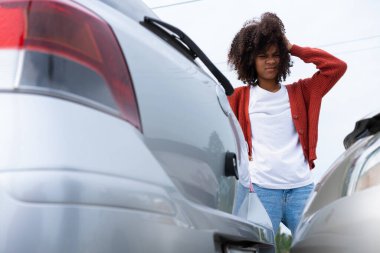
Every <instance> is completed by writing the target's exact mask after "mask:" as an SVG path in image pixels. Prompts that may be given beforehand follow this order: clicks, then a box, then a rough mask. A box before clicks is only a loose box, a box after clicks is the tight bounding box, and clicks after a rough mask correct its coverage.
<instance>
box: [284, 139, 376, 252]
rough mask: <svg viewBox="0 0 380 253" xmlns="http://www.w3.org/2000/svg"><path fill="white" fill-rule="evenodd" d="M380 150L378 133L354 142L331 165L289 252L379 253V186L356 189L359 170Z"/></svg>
mask: <svg viewBox="0 0 380 253" xmlns="http://www.w3.org/2000/svg"><path fill="white" fill-rule="evenodd" d="M379 150H380V133H377V134H375V135H372V136H368V137H365V138H362V139H359V140H357V141H356V143H355V144H353V145H352V146H351V147H350V148H349V149H347V150H346V151H345V152H344V153H343V154H342V155H341V156H340V157H339V158H338V159H337V160H336V161H335V162H334V164H333V165H332V166H331V168H330V170H329V172H328V173H327V174H326V175H325V176H324V177H323V178H322V180H321V182H320V183H318V185H317V187H316V189H315V191H314V192H313V194H312V196H311V198H310V200H309V202H308V204H307V206H306V208H305V211H304V213H303V217H302V219H301V222H300V224H299V226H298V228H297V231H296V235H295V237H294V240H293V244H292V248H291V252H292V253H302V252H308V253H310V252H311V253H312V252H327V253H329V252H331V253H343V252H345V253H346V252H352V253H354V252H361V251H363V252H371V253H375V252H378V251H379V249H380V242H379V240H378V235H379V233H378V232H377V231H378V227H379V226H380V216H379V213H380V199H379V197H378V196H379V195H380V186H379V185H376V183H375V184H374V185H373V186H371V185H367V186H364V187H365V188H363V187H362V189H356V186H357V185H358V182H359V181H358V179H359V175H360V174H361V171H362V170H363V168H364V166H365V165H366V163H367V161H369V159H370V158H373V157H375V154H378V152H379ZM375 159H377V162H378V163H379V162H380V161H379V160H378V156H377V157H375ZM355 189H356V190H355Z"/></svg>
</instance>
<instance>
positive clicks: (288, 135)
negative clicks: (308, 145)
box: [249, 85, 313, 189]
mask: <svg viewBox="0 0 380 253" xmlns="http://www.w3.org/2000/svg"><path fill="white" fill-rule="evenodd" d="M249 117H250V120H251V130H252V156H253V161H251V162H250V167H249V169H250V174H251V180H252V182H253V183H255V184H257V185H259V186H261V187H265V188H270V189H290V188H297V187H302V186H305V185H308V184H310V183H312V182H313V179H312V176H311V172H310V169H309V165H308V163H307V160H306V158H305V156H304V154H303V151H302V147H301V144H300V141H299V137H298V134H297V132H296V129H295V127H294V123H293V120H292V117H291V112H290V103H289V96H288V92H287V90H286V87H285V86H283V85H281V88H280V90H278V91H277V92H270V91H267V90H265V89H262V88H261V87H259V86H258V85H257V86H251V89H250V101H249Z"/></svg>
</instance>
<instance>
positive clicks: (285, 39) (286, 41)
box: [284, 34, 293, 51]
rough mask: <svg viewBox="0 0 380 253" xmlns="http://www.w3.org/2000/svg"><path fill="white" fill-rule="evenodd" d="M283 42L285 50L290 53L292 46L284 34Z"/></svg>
mask: <svg viewBox="0 0 380 253" xmlns="http://www.w3.org/2000/svg"><path fill="white" fill-rule="evenodd" d="M284 41H285V44H286V48H287V49H288V51H290V49H292V46H293V44H292V43H290V42H289V40H288V38H287V37H286V35H285V34H284Z"/></svg>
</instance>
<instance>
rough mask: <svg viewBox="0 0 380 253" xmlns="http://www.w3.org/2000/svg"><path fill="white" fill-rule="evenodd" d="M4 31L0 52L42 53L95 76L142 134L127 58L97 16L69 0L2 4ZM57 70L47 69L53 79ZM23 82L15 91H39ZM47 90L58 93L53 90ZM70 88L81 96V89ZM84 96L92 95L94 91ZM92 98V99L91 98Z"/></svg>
mask: <svg viewBox="0 0 380 253" xmlns="http://www.w3.org/2000/svg"><path fill="white" fill-rule="evenodd" d="M0 31H1V32H0V50H10V51H12V50H16V51H20V52H21V51H25V52H27V53H35V54H36V53H37V54H39V55H42V56H43V57H45V58H46V61H48V60H49V59H51V58H52V57H56V58H59V59H64V60H65V61H70V62H74V63H75V64H77V65H79V66H81V67H85V68H87V69H90V70H91V71H93V72H95V73H96V74H97V75H99V76H100V77H101V78H102V79H104V82H105V83H106V86H107V88H108V89H109V91H110V94H112V98H113V99H114V101H115V104H116V105H117V106H116V107H117V110H118V112H119V113H120V115H121V117H123V118H124V119H126V120H127V121H129V122H130V123H131V124H133V125H134V126H135V127H137V128H138V129H140V130H141V123H140V118H139V112H138V107H137V101H136V97H135V93H134V89H133V85H132V80H131V77H130V74H129V70H128V67H127V63H126V61H125V59H124V55H123V53H122V51H121V48H120V45H119V43H118V41H117V39H116V37H115V35H114V33H113V31H112V29H111V28H110V26H109V25H108V24H107V23H106V22H105V21H104V20H102V19H101V18H100V17H98V16H97V15H96V14H94V13H92V12H90V11H89V10H87V9H85V8H84V7H83V6H81V5H79V4H77V3H75V2H72V1H69V0H50V1H48V0H0ZM42 56H41V57H42ZM66 65H67V64H66ZM37 67H38V66H37ZM52 67H53V68H54V67H55V65H54V64H50V65H49V67H48V68H46V69H47V70H46V71H45V72H46V74H45V75H46V76H47V77H48V76H49V75H50V74H51V73H50V72H51V71H52V70H51V68H52ZM34 68H36V66H34ZM23 69H24V67H23ZM33 71H34V70H33ZM55 71H57V70H55ZM29 72H30V70H29ZM18 73H19V74H20V71H19V72H18ZM21 75H22V73H21ZM16 79H17V78H16ZM40 79H41V78H39V80H40ZM17 80H21V82H20V83H19V84H16V85H14V86H15V87H16V88H19V89H20V90H22V87H28V88H31V86H33V85H34V86H38V84H33V85H31V84H30V78H29V83H28V80H27V79H26V78H24V79H23V78H22V77H21V78H18V79H17ZM36 83H38V82H37V81H36ZM75 85H76V86H80V85H82V84H81V83H76V84H75ZM44 87H45V88H46V87H47V88H49V89H50V90H53V89H55V88H54V87H53V88H52V86H49V85H45V86H44ZM71 87H73V84H71ZM65 89H66V91H68V92H69V93H70V92H71V93H74V94H75V90H76V89H79V88H78V87H74V88H71V90H70V89H68V88H65ZM83 93H85V94H87V95H88V93H91V88H89V89H87V90H86V92H83ZM76 95H80V96H87V95H82V94H76ZM87 98H90V99H92V97H91V95H88V96H87ZM92 100H94V99H92ZM95 102H99V101H95Z"/></svg>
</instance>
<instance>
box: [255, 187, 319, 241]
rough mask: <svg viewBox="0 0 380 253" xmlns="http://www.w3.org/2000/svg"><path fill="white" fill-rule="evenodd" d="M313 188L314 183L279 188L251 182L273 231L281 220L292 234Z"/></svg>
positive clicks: (275, 230)
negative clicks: (290, 187) (270, 187)
mask: <svg viewBox="0 0 380 253" xmlns="http://www.w3.org/2000/svg"><path fill="white" fill-rule="evenodd" d="M313 188H314V184H309V185H306V186H303V187H299V188H293V189H286V190H281V189H268V188H263V187H260V186H258V185H256V184H253V189H254V190H255V192H256V193H257V196H258V197H259V198H260V200H261V202H262V204H263V206H264V208H265V210H266V211H267V213H268V215H269V218H270V219H271V221H272V226H273V231H274V233H275V234H276V233H277V230H278V228H279V226H280V223H281V222H282V223H283V224H284V225H285V226H286V227H287V228H289V229H290V231H291V232H292V235H293V236H294V233H295V231H296V228H297V226H298V223H299V221H300V219H301V215H302V212H303V209H304V207H305V205H306V201H307V200H308V198H309V196H310V193H311V192H312V190H313Z"/></svg>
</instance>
